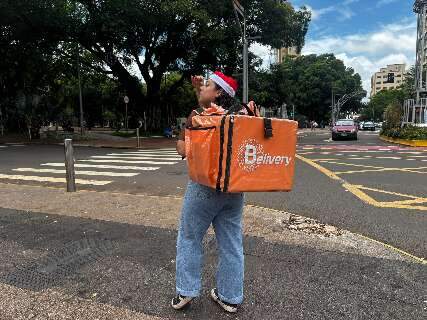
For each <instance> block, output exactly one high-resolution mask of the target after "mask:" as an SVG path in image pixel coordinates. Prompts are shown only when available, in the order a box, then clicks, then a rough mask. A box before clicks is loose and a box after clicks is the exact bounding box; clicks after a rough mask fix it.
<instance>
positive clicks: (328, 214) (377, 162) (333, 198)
mask: <svg viewBox="0 0 427 320" xmlns="http://www.w3.org/2000/svg"><path fill="white" fill-rule="evenodd" d="M132 152H137V151H136V150H123V149H117V150H115V149H101V148H99V149H97V148H76V154H75V157H76V160H77V164H79V165H80V166H81V167H78V168H77V169H78V170H80V171H82V170H83V171H86V173H85V174H81V175H79V176H78V178H79V179H82V181H81V182H82V183H84V184H78V185H77V186H78V188H79V189H81V190H82V189H91V190H93V189H95V190H109V191H118V192H125V193H145V194H154V195H171V194H172V195H183V193H184V192H185V186H186V182H187V172H186V165H185V161H181V160H180V159H179V158H178V157H177V155H176V154H174V152H173V150H153V151H141V152H140V153H132ZM63 154H64V151H63V148H62V147H61V146H34V145H32V146H29V145H26V146H17V145H1V146H0V181H1V182H8V183H21V184H36V185H47V186H56V187H64V183H63V182H62V181H59V180H52V178H55V179H58V178H59V179H63V177H64V174H63V172H60V171H52V170H63V167H61V166H62V163H63V159H64V155H63ZM298 154H299V157H300V158H299V160H298V161H297V165H296V174H295V186H294V190H293V191H292V192H290V193H250V194H247V197H246V199H247V203H250V204H256V205H259V206H264V207H269V208H275V209H280V210H285V211H289V212H292V213H298V214H301V215H304V216H308V217H312V218H316V219H318V220H320V221H321V222H324V223H328V224H332V225H335V226H338V227H341V228H344V229H347V230H350V231H352V232H356V233H360V234H363V235H365V236H368V237H371V238H373V239H376V240H379V241H382V242H385V243H388V244H390V245H393V246H395V247H397V248H400V249H402V250H405V251H407V252H409V253H412V254H414V255H416V256H418V257H424V258H425V257H427V254H426V253H427V241H426V236H427V216H426V215H427V199H426V198H427V183H426V181H427V179H426V174H427V169H426V168H427V150H424V149H421V150H420V149H417V150H413V149H412V148H403V147H396V146H390V145H389V144H386V143H383V142H382V141H381V140H380V139H379V138H378V133H372V132H361V133H360V134H359V140H358V141H334V142H332V141H330V139H329V133H328V132H324V131H317V132H313V133H312V132H305V133H303V134H301V135H300V138H299V142H298ZM147 161H148V162H149V163H147ZM96 166H103V167H96ZM118 166H121V168H120V167H118ZM123 166H126V168H123ZM147 167H149V168H150V169H149V171H147V170H146V168H147ZM144 168H145V169H144ZM43 170H44V171H43ZM46 170H48V171H49V172H46ZM96 172H98V173H96ZM99 172H102V174H101V175H98V174H99ZM107 173H109V174H110V176H108V175H107ZM111 173H113V176H111ZM118 173H119V175H120V173H124V174H127V175H129V176H117V174H118ZM94 174H96V175H94ZM331 176H334V177H336V179H331ZM34 177H35V178H34ZM34 180H39V181H34ZM40 180H42V181H40ZM44 180H46V181H44ZM99 182H100V183H99ZM94 184H101V185H94Z"/></svg>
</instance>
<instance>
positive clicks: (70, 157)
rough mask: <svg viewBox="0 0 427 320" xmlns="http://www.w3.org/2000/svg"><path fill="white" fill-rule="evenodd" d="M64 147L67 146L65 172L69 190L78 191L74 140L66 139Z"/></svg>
mask: <svg viewBox="0 0 427 320" xmlns="http://www.w3.org/2000/svg"><path fill="white" fill-rule="evenodd" d="M64 147H65V173H66V180H67V192H76V179H75V172H74V150H73V140H72V139H65V141H64Z"/></svg>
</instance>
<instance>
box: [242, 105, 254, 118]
mask: <svg viewBox="0 0 427 320" xmlns="http://www.w3.org/2000/svg"><path fill="white" fill-rule="evenodd" d="M243 106H244V107H245V109H246V111H247V112H248V115H249V116H251V117H255V113H254V112H253V111H252V110H251V108H249V107H248V106H247V105H246V104H243Z"/></svg>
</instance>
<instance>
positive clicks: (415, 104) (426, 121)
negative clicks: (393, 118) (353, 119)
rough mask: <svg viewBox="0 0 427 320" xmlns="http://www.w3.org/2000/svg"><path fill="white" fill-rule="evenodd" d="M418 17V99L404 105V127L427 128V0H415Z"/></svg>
mask: <svg viewBox="0 0 427 320" xmlns="http://www.w3.org/2000/svg"><path fill="white" fill-rule="evenodd" d="M414 12H415V14H416V15H417V48H416V50H417V51H416V61H415V89H416V91H417V97H416V99H408V100H406V101H405V102H404V104H403V121H402V126H404V125H408V124H409V125H415V126H420V127H427V53H426V50H427V0H415V2H414Z"/></svg>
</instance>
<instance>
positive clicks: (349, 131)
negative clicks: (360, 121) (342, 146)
mask: <svg viewBox="0 0 427 320" xmlns="http://www.w3.org/2000/svg"><path fill="white" fill-rule="evenodd" d="M358 131H359V129H358V127H357V123H356V122H354V120H351V119H345V120H338V121H337V122H336V123H335V125H334V126H333V127H332V140H337V139H338V138H350V139H353V140H357V132H358Z"/></svg>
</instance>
